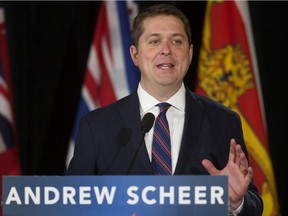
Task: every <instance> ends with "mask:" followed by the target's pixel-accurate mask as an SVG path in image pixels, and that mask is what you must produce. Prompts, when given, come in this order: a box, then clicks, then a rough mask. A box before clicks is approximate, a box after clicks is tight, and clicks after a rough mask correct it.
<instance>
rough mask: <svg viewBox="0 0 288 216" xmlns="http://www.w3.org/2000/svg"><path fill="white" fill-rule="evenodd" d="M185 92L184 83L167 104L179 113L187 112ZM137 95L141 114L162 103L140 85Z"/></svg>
mask: <svg viewBox="0 0 288 216" xmlns="http://www.w3.org/2000/svg"><path fill="white" fill-rule="evenodd" d="M185 91H186V90H185V87H184V83H182V85H181V87H180V89H179V90H178V91H177V92H176V93H175V94H174V95H173V96H172V97H171V98H169V99H168V100H167V101H165V102H167V103H169V104H171V105H172V106H173V107H175V108H176V109H178V110H179V111H181V112H185ZM137 93H138V96H139V100H140V111H141V114H142V113H146V112H147V111H148V110H149V109H151V108H153V107H154V106H155V105H157V104H158V103H160V101H158V100H157V99H156V98H154V97H153V96H152V95H150V94H148V92H146V91H145V90H144V89H143V88H142V86H141V84H140V83H139V85H138V89H137Z"/></svg>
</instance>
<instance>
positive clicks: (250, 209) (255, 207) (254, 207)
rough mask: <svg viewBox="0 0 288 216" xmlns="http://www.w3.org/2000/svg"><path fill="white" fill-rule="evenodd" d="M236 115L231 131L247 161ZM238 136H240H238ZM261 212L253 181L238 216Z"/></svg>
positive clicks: (261, 205)
mask: <svg viewBox="0 0 288 216" xmlns="http://www.w3.org/2000/svg"><path fill="white" fill-rule="evenodd" d="M235 115H236V121H235V122H234V123H233V130H234V131H235V132H236V133H237V134H238V135H237V136H238V140H237V139H236V141H237V143H239V144H241V147H242V149H243V151H244V153H245V154H246V157H247V158H248V160H249V157H248V152H247V148H246V145H245V141H244V138H243V132H242V125H241V120H240V117H239V116H238V115H237V114H235ZM239 135H240V136H239ZM262 212H263V202H262V199H261V197H260V195H259V193H258V190H257V188H256V186H255V185H254V183H253V181H252V182H251V183H250V185H249V187H248V190H247V193H246V194H245V196H244V205H243V209H242V210H241V212H240V214H239V215H240V216H261V215H262Z"/></svg>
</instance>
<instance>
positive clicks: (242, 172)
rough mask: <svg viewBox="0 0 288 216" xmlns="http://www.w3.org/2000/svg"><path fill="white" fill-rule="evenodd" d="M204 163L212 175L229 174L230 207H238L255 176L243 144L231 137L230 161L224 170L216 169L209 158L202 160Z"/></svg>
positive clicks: (232, 208) (233, 208)
mask: <svg viewBox="0 0 288 216" xmlns="http://www.w3.org/2000/svg"><path fill="white" fill-rule="evenodd" d="M202 165H203V166H204V168H205V169H206V170H207V172H208V173H209V174H210V175H213V176H228V196H229V207H230V209H231V210H235V209H237V208H238V207H239V206H240V205H241V202H242V200H243V197H244V195H245V193H246V192H247V189H248V186H249V184H250V182H251V180H252V178H253V170H252V167H250V166H249V165H248V160H247V158H246V157H245V154H244V152H243V151H242V148H241V146H240V145H239V144H236V141H235V140H234V139H231V141H230V152H229V159H228V163H227V165H226V167H224V168H223V169H222V170H218V169H216V168H215V166H214V165H213V164H212V163H211V162H210V161H209V160H207V159H204V160H202Z"/></svg>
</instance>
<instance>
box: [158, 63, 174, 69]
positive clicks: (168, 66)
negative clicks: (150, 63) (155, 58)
mask: <svg viewBox="0 0 288 216" xmlns="http://www.w3.org/2000/svg"><path fill="white" fill-rule="evenodd" d="M173 67H174V65H173V64H165V63H164V64H158V65H157V68H160V69H163V70H167V69H171V68H173Z"/></svg>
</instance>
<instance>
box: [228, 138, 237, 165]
mask: <svg viewBox="0 0 288 216" xmlns="http://www.w3.org/2000/svg"><path fill="white" fill-rule="evenodd" d="M235 147H236V141H235V139H231V140H230V151H229V161H232V162H235V155H236V152H235V151H236V149H235Z"/></svg>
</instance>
